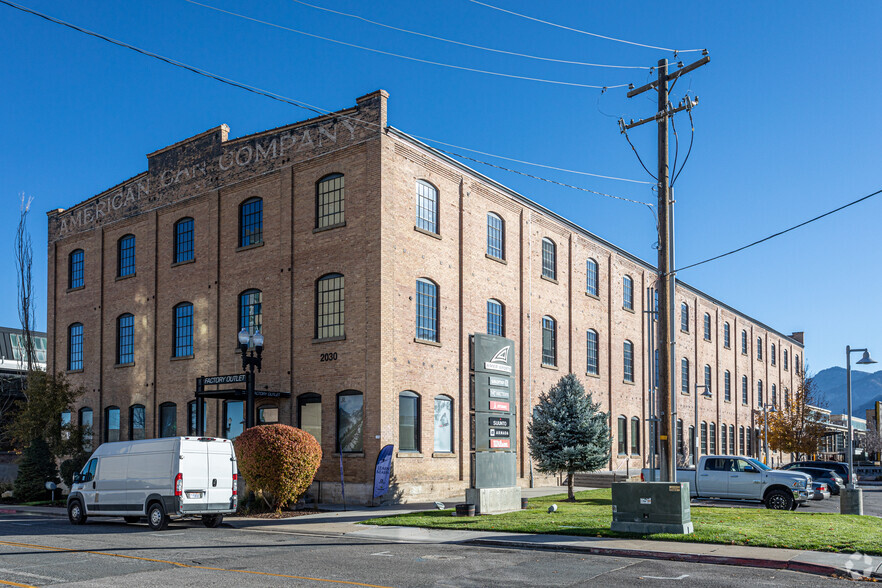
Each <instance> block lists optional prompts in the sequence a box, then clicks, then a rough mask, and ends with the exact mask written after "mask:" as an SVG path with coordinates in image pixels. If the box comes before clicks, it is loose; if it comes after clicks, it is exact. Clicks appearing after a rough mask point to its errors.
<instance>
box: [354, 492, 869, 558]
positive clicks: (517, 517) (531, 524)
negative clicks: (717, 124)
mask: <svg viewBox="0 0 882 588" xmlns="http://www.w3.org/2000/svg"><path fill="white" fill-rule="evenodd" d="M610 495H611V491H610V490H608V489H606V490H586V491H584V492H577V493H576V502H575V503H571V502H564V499H565V498H566V495H565V494H556V495H554V496H545V497H542V498H531V499H530V508H529V509H527V510H522V511H519V512H512V513H507V514H501V515H491V516H480V517H462V518H460V517H454V516H451V512H452V511H451V510H434V511H426V512H421V513H415V514H404V515H396V516H390V517H383V518H377V519H371V520H368V521H364V524H367V525H400V526H405V527H431V528H435V529H460V530H462V529H469V530H480V531H504V532H512V533H554V534H558V535H587V536H592V537H642V538H643V539H653V540H656V541H684V542H693V543H723V544H730V545H754V546H757V547H787V548H790V549H813V550H818V551H844V552H853V551H859V552H861V553H866V554H873V555H882V518H878V517H869V516H863V517H860V516H852V515H840V514H826V513H807V512H790V511H778V510H767V509H751V508H711V507H693V508H692V509H691V510H692V523H693V525H694V526H695V532H694V533H693V534H691V535H671V534H667V533H659V534H655V535H643V536H640V535H633V534H626V533H614V532H612V531H610V529H609V527H610V523H611V522H612V499H611V497H610ZM552 503H555V504H557V509H558V510H557V512H555V513H553V514H549V513H548V512H547V509H548V507H549V505H551V504H552Z"/></svg>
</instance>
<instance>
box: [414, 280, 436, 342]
mask: <svg viewBox="0 0 882 588" xmlns="http://www.w3.org/2000/svg"><path fill="white" fill-rule="evenodd" d="M416 291H417V300H416V302H417V304H416V338H417V339H420V340H422V341H435V342H438V286H437V284H435V282H433V281H432V280H426V279H423V278H420V279H419V280H417V283H416Z"/></svg>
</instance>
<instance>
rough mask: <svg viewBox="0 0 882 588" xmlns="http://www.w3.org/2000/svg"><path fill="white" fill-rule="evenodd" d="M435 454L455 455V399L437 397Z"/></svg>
mask: <svg viewBox="0 0 882 588" xmlns="http://www.w3.org/2000/svg"><path fill="white" fill-rule="evenodd" d="M435 453H453V399H452V398H450V397H449V396H436V397H435Z"/></svg>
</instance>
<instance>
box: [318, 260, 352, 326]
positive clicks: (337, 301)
mask: <svg viewBox="0 0 882 588" xmlns="http://www.w3.org/2000/svg"><path fill="white" fill-rule="evenodd" d="M344 293H345V290H344V278H343V276H342V275H341V274H330V275H327V276H324V277H322V278H320V279H319V281H318V283H317V285H316V306H317V308H316V333H315V336H316V339H328V338H331V337H342V336H343V335H344V334H345V333H344V331H343V324H344V323H343V318H344V315H345V312H344V311H345V298H344Z"/></svg>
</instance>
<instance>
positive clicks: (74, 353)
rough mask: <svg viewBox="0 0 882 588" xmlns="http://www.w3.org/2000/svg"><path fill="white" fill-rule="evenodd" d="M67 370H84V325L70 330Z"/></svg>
mask: <svg viewBox="0 0 882 588" xmlns="http://www.w3.org/2000/svg"><path fill="white" fill-rule="evenodd" d="M67 345H68V347H67V369H68V370H71V371H73V370H81V369H83V325H82V324H80V323H76V324H74V325H71V326H70V329H68V341H67Z"/></svg>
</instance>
